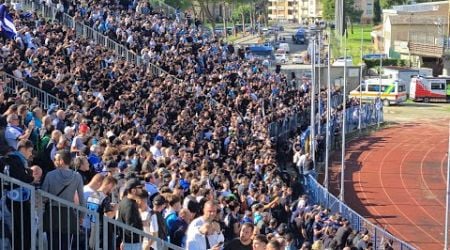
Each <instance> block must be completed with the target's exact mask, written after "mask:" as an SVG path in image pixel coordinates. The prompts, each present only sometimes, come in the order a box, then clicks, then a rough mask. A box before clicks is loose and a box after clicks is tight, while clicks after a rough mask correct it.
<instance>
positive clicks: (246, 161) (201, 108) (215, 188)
mask: <svg viewBox="0 0 450 250" xmlns="http://www.w3.org/2000/svg"><path fill="white" fill-rule="evenodd" d="M52 4H53V3H50V5H52ZM130 4H131V3H128V2H126V1H121V2H119V3H113V2H108V1H96V2H88V3H85V2H83V3H78V2H72V4H69V3H68V2H64V1H62V2H60V3H58V4H56V6H57V7H58V8H60V9H61V10H62V9H64V11H65V12H67V13H69V14H71V15H72V16H74V17H75V18H76V19H81V20H83V21H84V22H86V23H88V24H90V25H91V26H93V27H95V28H96V29H98V30H99V31H101V32H104V33H105V34H107V35H108V36H109V37H113V38H114V39H116V41H118V42H120V43H123V44H126V45H127V46H128V48H129V49H131V50H135V51H137V52H140V55H141V56H142V58H143V61H144V63H143V64H144V65H145V62H148V63H154V64H156V65H158V66H159V67H161V68H163V69H164V70H165V71H166V72H168V73H169V74H171V75H174V76H176V77H177V78H180V79H182V81H181V82H176V83H175V81H174V78H172V77H169V75H167V73H163V74H161V75H155V74H153V72H151V71H150V70H149V68H148V67H144V66H138V65H134V64H131V63H129V62H128V61H127V60H126V59H123V58H121V57H118V56H117V55H116V54H114V53H113V52H112V51H110V50H108V49H107V48H105V47H103V46H102V45H99V44H95V43H94V42H93V41H89V40H86V39H80V38H77V36H76V34H75V32H76V31H75V30H73V29H70V28H68V27H65V26H63V25H61V24H59V23H57V22H51V21H48V20H45V19H43V18H39V14H37V13H32V14H31V15H30V14H29V13H28V12H26V11H23V10H18V11H16V12H14V11H13V10H12V9H10V12H11V13H12V15H13V16H14V20H15V21H14V22H15V24H16V27H17V30H18V35H17V37H16V39H14V40H10V39H6V38H5V37H3V38H2V39H1V46H0V47H1V62H2V65H3V68H2V73H3V74H4V76H5V75H6V76H7V77H4V78H3V79H4V81H3V82H2V87H5V86H8V82H7V80H6V79H8V78H9V79H11V78H13V79H16V80H17V81H26V82H27V83H29V84H30V85H32V86H34V87H36V88H39V89H41V90H43V91H45V92H47V93H49V94H52V95H54V96H56V97H57V98H59V99H60V100H62V101H63V102H64V103H65V104H66V108H62V107H59V106H58V105H49V106H48V107H44V108H42V107H40V105H39V104H40V103H39V102H38V101H37V99H35V98H32V96H31V95H32V94H31V93H30V92H29V91H27V89H16V90H14V91H11V89H10V90H9V91H8V92H3V91H2V92H1V93H0V114H2V115H1V116H0V127H1V128H2V131H1V132H2V133H1V136H2V141H3V142H5V143H2V146H6V144H7V145H8V146H9V147H2V151H3V152H2V156H3V157H2V158H0V159H1V161H0V167H1V168H2V171H1V172H2V173H4V174H7V175H9V176H10V177H13V178H14V179H17V180H20V181H23V182H25V183H29V184H31V185H34V186H36V187H38V188H40V191H34V187H33V188H31V187H30V186H25V185H24V186H23V187H24V188H18V186H19V183H16V182H15V181H13V180H9V179H7V177H5V176H3V175H2V178H4V179H5V180H9V181H10V182H11V183H14V184H11V185H10V186H9V190H8V189H7V190H8V191H7V192H5V194H6V195H5V196H4V197H3V198H4V199H3V200H4V203H3V206H2V211H5V210H6V211H8V210H9V212H10V213H12V217H13V220H11V221H12V222H11V221H10V223H9V224H11V225H14V226H12V227H11V225H10V226H9V227H6V228H8V230H9V231H7V230H6V231H5V230H4V229H3V230H2V236H3V237H2V241H1V242H2V244H9V243H5V242H8V240H9V242H10V243H12V244H13V245H15V246H16V247H18V246H21V247H22V248H19V249H29V248H30V247H31V246H30V245H29V244H30V242H32V241H27V240H24V239H26V238H27V237H31V238H33V237H34V236H33V235H34V234H35V231H34V229H36V228H40V230H42V231H44V232H46V235H47V238H46V244H47V245H48V246H52V247H53V248H54V249H58V248H59V249H69V248H72V247H75V246H76V247H75V248H79V249H87V248H91V249H98V248H99V247H102V246H103V247H106V246H109V247H114V249H116V248H117V247H118V246H119V245H122V247H124V249H141V248H142V249H149V247H152V248H153V249H163V247H167V245H166V243H164V241H166V242H171V243H173V244H175V245H177V246H180V247H183V248H187V249H209V248H211V249H220V248H221V247H222V246H223V247H224V249H231V248H234V247H236V246H238V247H242V249H251V245H252V244H253V245H255V243H256V242H258V243H259V244H260V245H264V244H265V243H267V244H269V245H277V244H278V245H282V246H289V247H291V248H290V249H298V248H301V249H316V247H318V246H317V245H320V244H321V245H322V246H323V247H328V248H331V249H334V246H340V247H343V246H349V247H350V246H353V247H357V248H358V249H366V248H367V247H370V244H371V240H370V239H371V238H370V236H369V235H368V232H358V233H356V232H353V231H352V230H351V228H350V227H349V226H348V222H347V221H346V219H345V218H343V217H342V216H341V215H340V214H331V213H330V211H329V210H327V209H326V208H323V207H321V206H320V205H314V204H311V203H310V202H309V201H308V197H307V196H305V195H302V192H301V186H300V182H299V181H298V180H299V179H298V178H299V176H300V177H301V176H302V175H301V173H297V172H295V171H294V173H291V174H289V173H288V172H287V171H283V169H284V167H282V166H279V164H278V162H277V159H276V156H277V155H276V153H277V146H279V145H277V143H278V140H276V139H274V138H273V137H274V135H275V136H278V134H280V133H282V132H283V133H284V132H285V131H289V132H298V131H296V129H297V128H299V127H305V126H307V124H308V119H305V117H308V112H309V105H310V103H309V102H310V99H309V98H310V97H309V95H308V88H309V84H310V82H309V80H308V79H304V80H303V81H302V82H301V83H300V84H299V86H300V88H295V87H292V86H291V85H289V84H288V82H287V78H286V76H284V75H282V74H275V73H271V72H270V71H269V69H268V68H267V67H265V66H263V65H262V64H261V61H259V60H258V59H256V58H253V57H252V56H251V55H249V54H246V53H243V51H239V50H236V51H235V50H234V48H233V47H232V46H228V45H226V44H223V43H222V42H221V41H220V39H219V38H217V37H214V36H205V35H204V33H203V31H202V30H201V29H199V28H198V27H197V26H199V25H200V24H198V23H196V22H193V23H192V24H191V23H189V20H186V23H182V22H180V20H178V19H179V18H176V17H175V19H174V18H168V17H166V16H165V15H164V13H156V12H153V11H152V6H151V5H148V3H144V2H139V3H136V4H137V6H133V8H131V9H127V8H128V7H129V5H130ZM61 6H63V7H61ZM105 6H108V9H105ZM61 12H62V11H61ZM55 14H56V15H55V18H56V19H59V18H60V15H59V14H58V13H55ZM0 89H1V90H3V88H0ZM324 93H325V92H324ZM336 96H338V95H336ZM325 98H326V97H325ZM352 101H354V100H351V101H350V102H349V103H348V105H349V106H350V105H351V102H352ZM299 114H300V115H299ZM333 114H334V115H336V116H338V115H339V108H337V107H335V108H334V109H333ZM294 115H298V116H296V117H297V118H296V121H295V123H293V127H294V131H292V128H290V129H287V130H282V129H279V130H277V133H275V134H273V135H272V134H271V133H270V131H269V127H270V125H271V124H277V123H278V124H280V123H283V121H285V120H286V118H288V117H293V116H294ZM294 134H295V133H294ZM284 143H290V142H284ZM296 143H297V142H295V144H296ZM293 147H295V145H293ZM290 154H291V155H290V157H292V154H293V152H290ZM299 154H300V156H302V155H305V154H306V151H305V150H303V151H302V150H300V151H299ZM288 162H289V161H288ZM305 165H306V169H311V168H312V167H311V165H312V159H310V158H307V162H306V163H305ZM12 166H14V168H11V167H12ZM11 169H20V170H21V171H20V172H16V171H10V170H11ZM18 190H21V191H20V192H22V195H16V196H14V195H13V194H16V191H17V192H18ZM24 190H28V191H24ZM43 191H45V192H43ZM35 192H38V193H39V194H41V196H43V197H44V198H46V199H44V200H57V201H58V202H57V203H58V204H63V209H61V205H58V206H56V205H55V204H53V205H52V204H51V202H50V204H49V202H47V203H46V204H47V205H45V206H40V207H41V208H42V207H44V209H43V214H42V215H41V216H42V217H39V214H38V215H36V216H37V217H39V218H41V220H40V221H38V222H37V225H36V223H35V222H33V220H32V218H33V217H32V216H25V215H24V214H28V213H29V211H30V210H31V211H32V210H33V209H31V207H30V206H31V205H32V204H33V200H34V199H35V198H33V197H34V196H35V195H34V193H35ZM30 204H31V205H30ZM40 204H44V203H40ZM77 205H80V206H84V207H85V208H86V209H84V210H83V209H78V210H77V211H78V212H77V213H72V212H70V211H72V209H75V208H77ZM66 208H70V209H66ZM61 210H63V211H65V210H67V214H63V215H62V214H61ZM2 214H3V215H4V212H2ZM103 216H105V217H103ZM2 218H3V217H2ZM63 218H67V219H63ZM52 220H53V222H54V223H52ZM114 221H119V222H122V223H123V224H115V222H114ZM2 225H8V223H6V222H5V220H2ZM56 225H58V226H56ZM111 225H114V229H111V228H110V226H111ZM117 225H120V226H121V228H125V225H129V226H132V227H134V228H135V229H127V230H125V229H121V230H115V229H116V227H115V226H117ZM2 228H5V227H2ZM249 228H251V229H252V230H251V231H250V233H248V229H249ZM40 230H39V231H40ZM80 230H81V232H82V233H79V232H80ZM142 233H148V234H149V235H151V236H153V237H157V238H160V239H162V240H163V241H161V240H156V239H155V238H149V237H146V239H144V240H142V239H141V236H142ZM80 234H81V235H80ZM11 235H15V236H16V237H11ZM19 235H20V237H18V236H19ZM74 235H76V237H75V240H74V239H73V237H74ZM205 235H206V236H205ZM252 235H253V236H252ZM83 236H84V237H83ZM253 238H254V239H259V241H257V240H252V239H253ZM100 239H103V240H100ZM39 244H43V243H42V242H40V243H39ZM3 246H6V245H3ZM66 246H67V247H66ZM171 248H173V249H175V246H172V247H171ZM262 249H264V248H262ZM317 249H319V248H317Z"/></svg>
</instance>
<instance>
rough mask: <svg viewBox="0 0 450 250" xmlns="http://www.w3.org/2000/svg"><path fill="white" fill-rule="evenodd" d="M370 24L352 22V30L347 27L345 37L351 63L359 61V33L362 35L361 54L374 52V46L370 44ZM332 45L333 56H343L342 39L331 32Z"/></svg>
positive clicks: (357, 63)
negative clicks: (346, 36)
mask: <svg viewBox="0 0 450 250" xmlns="http://www.w3.org/2000/svg"><path fill="white" fill-rule="evenodd" d="M372 28H373V26H372V25H368V24H354V25H353V32H352V28H351V27H349V28H348V38H347V55H348V56H351V57H352V58H353V65H359V64H360V63H361V33H362V32H363V34H362V37H363V43H362V52H363V55H365V54H370V53H376V52H375V49H374V46H373V44H372V38H371V36H370V33H371V32H372ZM331 39H332V45H333V47H334V49H333V52H332V53H333V57H334V58H337V57H340V56H344V48H343V46H344V39H342V44H341V38H340V36H339V35H335V34H332V37H331Z"/></svg>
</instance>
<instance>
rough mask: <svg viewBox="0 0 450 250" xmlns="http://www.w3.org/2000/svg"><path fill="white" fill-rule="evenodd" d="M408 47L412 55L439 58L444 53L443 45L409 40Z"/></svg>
mask: <svg viewBox="0 0 450 250" xmlns="http://www.w3.org/2000/svg"><path fill="white" fill-rule="evenodd" d="M408 47H409V52H410V53H411V55H416V56H425V57H437V58H440V57H442V56H443V55H444V46H443V45H435V44H426V43H418V42H409V44H408Z"/></svg>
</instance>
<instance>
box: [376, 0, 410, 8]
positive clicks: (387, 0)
mask: <svg viewBox="0 0 450 250" xmlns="http://www.w3.org/2000/svg"><path fill="white" fill-rule="evenodd" d="M379 1H380V6H381V9H390V8H391V7H392V6H393V5H400V4H405V3H406V2H407V0H379Z"/></svg>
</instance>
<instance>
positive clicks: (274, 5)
mask: <svg viewBox="0 0 450 250" xmlns="http://www.w3.org/2000/svg"><path fill="white" fill-rule="evenodd" d="M269 3H270V4H269V19H271V20H278V21H289V22H295V23H304V22H307V21H311V20H314V19H317V18H321V17H322V6H321V3H320V0H269Z"/></svg>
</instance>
